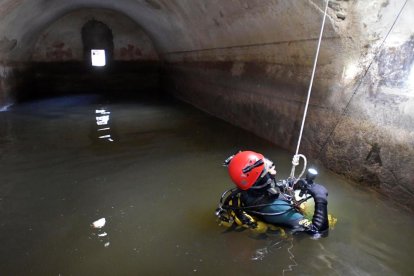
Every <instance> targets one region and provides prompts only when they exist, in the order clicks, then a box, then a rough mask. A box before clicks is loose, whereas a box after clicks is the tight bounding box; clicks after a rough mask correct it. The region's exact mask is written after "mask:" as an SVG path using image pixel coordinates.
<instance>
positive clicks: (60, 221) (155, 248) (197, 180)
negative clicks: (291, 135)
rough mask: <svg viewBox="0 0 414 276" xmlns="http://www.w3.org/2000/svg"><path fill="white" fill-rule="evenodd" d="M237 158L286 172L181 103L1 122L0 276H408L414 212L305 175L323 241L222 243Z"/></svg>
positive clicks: (37, 108) (80, 107)
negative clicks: (316, 193) (231, 160)
mask: <svg viewBox="0 0 414 276" xmlns="http://www.w3.org/2000/svg"><path fill="white" fill-rule="evenodd" d="M103 116H108V117H103ZM97 117H99V118H97ZM107 119H108V120H107ZM98 122H99V123H98ZM238 149H251V150H255V151H259V152H262V153H264V154H265V155H266V156H267V157H269V158H270V159H272V160H273V161H274V162H275V163H276V165H277V168H278V173H279V176H280V177H281V178H284V177H287V176H288V174H289V172H290V160H291V157H292V153H290V152H287V151H284V150H281V149H279V148H276V147H275V146H273V145H272V144H270V143H268V142H266V141H264V140H262V139H259V138H257V137H255V136H254V135H252V134H250V133H247V132H245V131H243V130H240V129H237V128H235V127H233V126H230V125H229V124H227V123H224V122H222V121H220V120H217V119H215V118H213V117H210V116H208V115H205V114H203V113H201V112H199V111H197V110H194V109H192V108H191V107H188V106H186V105H183V104H178V103H159V102H135V103H133V102H129V103H121V102H116V103H110V102H108V101H107V100H105V99H102V98H99V97H97V96H92V95H91V96H82V97H79V96H78V97H64V98H58V99H51V100H45V101H40V102H34V103H28V104H24V105H20V106H14V107H12V108H10V109H9V111H7V112H1V113H0V237H1V247H0V257H1V263H0V275H193V274H194V275H196V274H199V275H283V274H285V275H413V273H414V265H413V263H412V257H411V250H412V248H414V231H413V229H414V218H413V216H412V214H409V213H406V212H404V211H400V210H398V208H397V207H395V206H392V205H390V203H388V202H387V201H384V200H381V199H379V198H378V197H377V196H375V194H373V193H371V192H369V190H365V189H362V188H358V186H356V185H354V184H352V183H349V182H347V181H346V180H344V179H343V178H341V177H338V176H337V175H335V174H332V173H330V172H328V171H326V170H325V169H324V168H323V167H320V166H317V165H316V167H317V168H318V170H319V173H320V176H319V178H318V179H317V180H318V181H319V182H320V183H322V184H324V185H325V186H326V187H327V188H328V190H329V206H328V208H329V212H330V213H332V214H334V216H336V217H337V218H338V223H337V225H336V227H335V229H333V230H332V231H331V232H330V235H329V237H328V238H324V239H320V240H313V239H311V238H310V237H309V236H307V235H298V236H288V237H287V238H283V237H281V236H279V235H277V234H272V235H268V236H267V237H266V238H263V237H256V236H254V235H252V233H250V232H249V231H242V232H226V231H224V230H225V229H224V228H221V227H219V226H218V224H217V221H216V219H215V217H214V210H215V208H216V206H217V203H218V200H219V197H220V195H221V193H222V192H223V191H224V190H225V189H227V188H230V187H232V184H231V182H230V180H229V178H228V176H227V172H226V170H225V168H224V167H222V166H221V163H222V162H223V160H224V159H225V158H227V157H228V156H229V155H230V154H232V153H234V152H235V151H236V150H238ZM100 218H105V219H106V225H105V226H104V227H103V228H101V229H95V228H93V227H91V224H92V223H93V222H94V221H96V220H98V219H100Z"/></svg>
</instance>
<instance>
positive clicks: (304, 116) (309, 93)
mask: <svg viewBox="0 0 414 276" xmlns="http://www.w3.org/2000/svg"><path fill="white" fill-rule="evenodd" d="M328 4H329V0H327V1H326V6H325V12H324V15H323V20H322V26H321V32H320V34H319V40H318V47H317V48H316V55H315V60H314V62H313V70H312V76H311V80H310V84H309V89H308V96H307V98H306V104H305V111H304V112H303V118H302V125H301V127H300V132H299V139H298V144H297V147H296V153H295V155H294V156H293V160H292V165H293V167H292V172H291V175H290V176H291V177H293V178H294V174H295V166H297V165H298V164H299V147H300V143H301V140H302V134H303V128H304V126H305V120H306V116H307V113H308V106H309V99H310V96H311V92H312V85H313V79H314V78H315V72H316V64H317V62H318V57H319V50H320V48H321V41H322V35H323V29H324V27H325V19H326V14H327V11H328ZM304 160H306V158H305V159H304ZM305 165H306V164H305ZM304 170H306V167H304ZM304 170H303V172H304ZM302 174H303V173H302Z"/></svg>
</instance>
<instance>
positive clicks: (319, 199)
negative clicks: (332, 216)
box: [307, 183, 329, 231]
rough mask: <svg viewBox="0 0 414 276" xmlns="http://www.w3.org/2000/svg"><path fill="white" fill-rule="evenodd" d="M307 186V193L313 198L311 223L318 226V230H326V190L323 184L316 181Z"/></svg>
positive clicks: (327, 221) (327, 222)
mask: <svg viewBox="0 0 414 276" xmlns="http://www.w3.org/2000/svg"><path fill="white" fill-rule="evenodd" d="M307 188H308V192H309V194H310V195H311V196H312V197H313V199H314V200H315V211H314V212H313V217H312V224H313V225H314V226H315V227H316V228H318V231H325V230H328V228H329V220H328V190H327V189H326V188H325V187H324V186H322V185H320V184H316V183H314V184H312V185H309V186H308V187H307Z"/></svg>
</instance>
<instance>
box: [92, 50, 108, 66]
mask: <svg viewBox="0 0 414 276" xmlns="http://www.w3.org/2000/svg"><path fill="white" fill-rule="evenodd" d="M91 58H92V66H105V65H106V59H105V50H96V49H92V50H91Z"/></svg>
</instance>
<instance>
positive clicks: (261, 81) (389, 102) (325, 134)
mask: <svg viewBox="0 0 414 276" xmlns="http://www.w3.org/2000/svg"><path fill="white" fill-rule="evenodd" d="M296 4H297V6H296V7H295V8H296V9H294V8H293V7H292V6H293V5H292V6H291V7H290V8H289V9H286V10H284V12H285V13H286V16H283V17H278V16H277V15H278V14H277V13H276V14H275V15H276V17H277V18H272V17H271V15H270V14H267V16H263V15H264V14H266V12H265V11H264V10H263V11H261V12H258V14H260V15H261V16H260V18H261V19H260V20H259V19H255V18H259V16H258V14H255V13H254V12H252V11H251V10H249V11H246V13H244V14H242V15H239V17H244V20H246V21H253V22H256V20H257V21H260V24H261V26H266V27H265V28H258V29H260V32H262V33H263V34H262V39H261V40H260V42H261V43H255V40H252V41H250V40H248V39H247V38H248V36H244V37H243V38H241V39H240V42H239V43H234V44H230V43H229V44H228V45H231V46H226V44H222V47H213V48H210V49H209V48H206V49H199V50H191V51H176V52H169V53H167V55H166V59H167V60H168V61H169V63H168V72H169V74H167V75H168V77H169V80H170V84H171V87H173V89H174V94H175V95H176V96H177V97H178V98H180V99H183V100H184V101H187V102H189V103H191V104H193V105H195V106H197V107H199V108H200V109H203V110H205V111H206V112H209V113H211V114H214V115H216V116H218V117H220V118H223V119H224V120H226V121H229V122H231V123H233V124H235V125H238V126H240V127H242V128H244V129H247V130H249V131H252V132H254V133H256V134H257V135H259V136H262V137H264V138H266V139H268V140H270V141H272V142H274V143H275V144H277V145H280V146H282V147H284V148H286V149H289V150H291V151H292V155H293V154H294V153H295V149H296V145H297V140H298V136H299V130H300V124H301V118H302V115H303V111H304V106H305V101H306V95H307V91H308V86H309V82H310V79H311V72H312V63H313V58H314V55H315V52H316V46H317V38H318V31H319V27H320V25H318V24H320V23H321V21H322V12H321V10H319V9H317V8H315V9H314V10H313V11H312V8H313V7H312V5H311V4H310V3H309V2H306V1H303V2H302V4H301V5H299V4H298V3H297V2H296ZM279 5H281V6H283V4H281V3H280V2H279ZM305 10H306V13H307V14H305V15H303V13H301V11H302V12H303V11H305ZM400 12H401V13H400ZM413 12H414V3H413V2H410V1H408V2H407V3H405V1H369V3H367V2H362V1H358V2H351V1H349V2H348V1H333V2H332V3H331V5H330V7H329V10H328V14H329V18H328V20H327V22H326V26H325V31H324V39H323V42H322V46H321V50H320V51H321V52H320V56H319V60H318V66H317V71H316V75H315V79H314V86H313V89H312V96H311V99H310V106H309V110H308V115H307V120H306V124H305V128H304V134H303V138H302V143H301V146H300V153H304V154H305V155H307V156H308V157H311V158H315V159H318V160H320V161H321V162H322V163H323V164H324V165H325V166H326V167H328V168H329V169H331V170H333V171H335V172H337V173H339V174H342V175H344V176H346V177H348V178H350V179H352V180H354V181H356V182H358V183H361V184H362V185H368V186H370V187H373V188H374V189H375V190H377V191H379V192H380V193H381V194H383V195H386V196H389V197H392V198H394V199H395V200H396V201H397V202H399V203H401V204H402V206H404V207H408V208H411V209H413V208H414V204H413V198H414V174H413V173H412V169H411V168H412V167H413V165H414V158H413V156H414V132H413V130H414V118H413V117H414V116H413V111H412V110H413V109H412V107H413V96H414V91H413V86H412V83H413V81H414V75H413V73H414V69H412V68H413V66H414V64H413V54H414V50H413V41H414V40H413V38H414V36H413V35H414V33H413V31H412V28H411V26H412V23H414V22H412V19H411V16H410V14H413ZM298 15H303V16H301V17H300V18H301V20H303V22H302V24H301V25H298V26H297V28H295V29H290V28H289V19H288V18H295V17H298ZM265 19H267V20H268V22H264V21H266V20H265ZM222 20H223V22H222V25H223V26H226V27H227V28H231V25H229V23H228V22H226V18H225V17H224V18H223V19H222ZM311 22H312V23H311ZM229 26H230V27H229ZM223 28H224V27H223ZM274 28H280V30H275V29H274ZM286 28H287V29H288V30H289V33H288V34H286V33H284V31H286ZM283 30H284V31H283ZM229 33H231V31H230V30H229ZM264 38H265V39H264Z"/></svg>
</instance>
